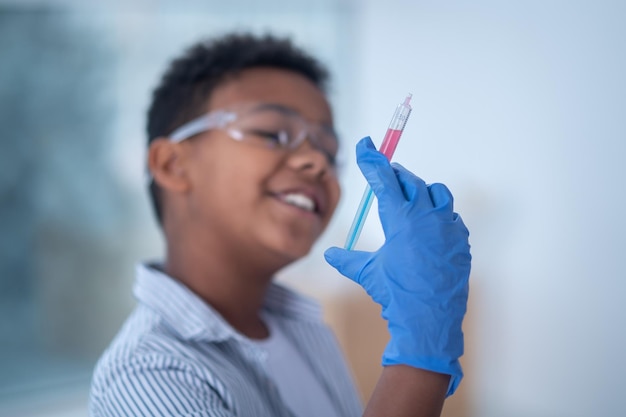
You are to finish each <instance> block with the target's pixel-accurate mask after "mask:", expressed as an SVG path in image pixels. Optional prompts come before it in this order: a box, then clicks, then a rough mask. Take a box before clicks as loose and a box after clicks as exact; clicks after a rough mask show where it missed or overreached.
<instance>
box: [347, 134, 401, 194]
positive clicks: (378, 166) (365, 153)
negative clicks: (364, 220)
mask: <svg viewBox="0 0 626 417" xmlns="http://www.w3.org/2000/svg"><path fill="white" fill-rule="evenodd" d="M356 158H357V160H356V161H357V164H358V165H359V168H360V169H361V172H362V173H363V176H364V177H365V179H366V180H367V182H368V183H369V185H370V187H372V191H374V194H376V197H377V198H378V201H379V204H380V202H382V203H383V204H384V202H385V201H391V203H392V204H398V203H399V202H400V201H403V200H404V195H403V194H402V189H401V188H400V184H399V183H398V179H397V178H396V174H395V172H394V170H393V168H392V167H391V165H390V164H389V161H388V160H387V157H386V156H385V155H383V154H382V153H380V152H378V151H377V150H376V148H375V147H374V144H373V143H372V139H371V138H370V137H369V136H366V137H364V138H363V139H361V140H360V141H359V143H357V145H356ZM399 200H400V201H399Z"/></svg>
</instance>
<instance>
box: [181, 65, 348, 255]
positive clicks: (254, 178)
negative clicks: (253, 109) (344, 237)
mask: <svg viewBox="0 0 626 417" xmlns="http://www.w3.org/2000/svg"><path fill="white" fill-rule="evenodd" d="M252 103H254V104H273V105H278V106H282V107H285V108H287V109H291V110H293V111H295V112H297V113H298V114H299V115H300V116H302V118H304V119H305V120H306V121H308V122H310V123H312V124H323V125H328V126H332V125H333V121H332V114H331V110H330V106H329V104H328V102H327V100H326V97H325V96H324V94H323V93H322V92H321V91H320V90H319V89H318V88H317V87H316V86H315V85H314V84H313V83H311V82H310V81H309V80H307V79H306V78H305V77H303V76H302V75H299V74H297V73H294V72H290V71H286V70H280V69H273V68H254V69H248V70H245V71H243V72H241V73H240V74H239V75H237V76H236V77H234V78H232V79H228V80H227V81H225V82H224V83H222V84H221V85H220V86H218V87H217V88H216V89H215V90H214V92H213V94H212V95H211V98H210V101H209V103H208V108H207V111H212V110H216V109H231V108H233V107H237V106H238V105H245V104H252ZM180 145H183V146H186V147H187V149H186V158H185V164H186V170H187V172H188V176H189V181H190V187H189V190H188V192H187V193H186V195H185V197H184V198H186V200H187V203H186V207H187V211H188V213H186V218H187V219H188V220H189V221H191V222H193V223H192V226H193V231H194V232H193V233H197V234H198V236H197V238H198V239H199V242H202V241H203V239H204V238H205V237H206V234H211V236H210V239H211V240H213V241H214V240H215V238H217V239H218V240H219V242H221V245H230V247H232V248H237V250H239V251H241V254H242V255H243V256H247V255H248V254H250V253H254V254H255V255H257V254H258V255H261V256H268V255H269V256H270V257H271V256H273V257H274V258H275V259H280V262H285V263H288V262H291V261H293V260H295V259H298V258H300V257H302V256H304V255H305V254H307V253H308V252H309V250H310V249H311V246H312V245H313V243H314V242H315V240H316V239H317V238H318V237H319V236H320V234H321V233H322V232H323V230H324V229H325V227H326V226H327V225H328V222H329V221H330V218H331V216H332V214H333V212H334V210H335V208H336V206H337V203H338V200H339V195H340V190H339V183H338V181H337V178H336V172H335V170H334V167H333V166H331V165H330V163H329V161H328V159H327V157H326V156H325V155H324V154H323V153H322V152H320V151H319V150H316V149H315V148H314V147H312V146H311V144H310V143H309V141H308V140H307V141H304V142H303V143H302V144H301V145H300V146H299V147H298V148H296V149H293V150H285V149H271V148H266V147H259V146H253V145H251V144H250V143H246V141H245V140H243V141H236V140H234V139H232V138H231V137H230V136H229V135H228V133H226V132H224V131H222V130H213V131H209V132H205V133H203V134H200V135H198V137H196V138H194V139H192V140H188V141H183V142H182V143H181V144H180ZM303 200H304V201H303ZM311 201H313V202H314V209H313V210H311V208H310V207H308V208H307V207H306V206H307V204H309V203H310V202H311ZM203 234H204V235H205V236H202V235H203ZM223 247H224V248H228V247H229V246H223ZM251 251H252V252H251Z"/></svg>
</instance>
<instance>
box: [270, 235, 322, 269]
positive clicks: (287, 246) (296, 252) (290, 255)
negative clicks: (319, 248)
mask: <svg viewBox="0 0 626 417" xmlns="http://www.w3.org/2000/svg"><path fill="white" fill-rule="evenodd" d="M313 243H314V241H313V242H309V241H305V240H298V241H295V242H294V241H293V240H286V241H282V242H275V244H274V245H272V248H273V252H274V253H276V254H277V255H278V256H279V257H280V258H281V259H283V260H284V262H285V266H286V265H288V264H290V263H292V262H296V261H297V260H299V259H302V258H304V257H305V256H307V255H308V254H309V253H310V252H311V249H312V248H313Z"/></svg>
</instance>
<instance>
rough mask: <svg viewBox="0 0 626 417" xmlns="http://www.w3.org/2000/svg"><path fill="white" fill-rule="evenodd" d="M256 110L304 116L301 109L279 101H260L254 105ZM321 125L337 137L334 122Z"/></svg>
mask: <svg viewBox="0 0 626 417" xmlns="http://www.w3.org/2000/svg"><path fill="white" fill-rule="evenodd" d="M253 109H254V110H276V111H278V112H280V113H283V114H287V115H296V116H299V117H302V118H304V116H302V114H300V112H299V111H297V110H296V109H294V108H293V107H289V106H285V105H284V104H278V103H260V104H258V105H256V106H254V107H253ZM318 124H319V125H320V126H322V127H323V128H324V129H326V130H328V131H329V132H331V133H332V134H333V135H334V136H335V137H337V132H336V131H335V127H334V125H333V124H332V123H318Z"/></svg>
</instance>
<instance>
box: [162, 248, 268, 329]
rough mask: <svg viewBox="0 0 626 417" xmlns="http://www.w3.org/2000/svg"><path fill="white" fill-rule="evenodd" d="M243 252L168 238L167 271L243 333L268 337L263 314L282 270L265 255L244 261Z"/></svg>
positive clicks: (256, 255)
mask: <svg viewBox="0 0 626 417" xmlns="http://www.w3.org/2000/svg"><path fill="white" fill-rule="evenodd" d="M239 249H242V248H239ZM242 253H245V252H243V251H242V250H238V251H233V250H229V249H228V246H227V245H224V244H209V243H207V242H203V244H201V245H199V244H197V243H196V242H188V241H185V240H183V239H172V237H171V236H168V247H167V259H166V262H165V272H166V273H167V274H168V275H169V276H171V277H173V278H176V279H177V280H179V281H180V282H182V283H183V284H185V285H186V286H187V287H188V288H190V289H191V290H192V291H193V292H194V293H196V294H197V295H198V296H199V297H201V298H202V299H203V300H204V301H206V302H207V303H208V304H209V305H211V307H213V308H214V309H215V310H216V311H217V312H218V313H220V315H221V316H222V317H223V318H224V319H225V320H226V321H227V322H228V323H229V324H230V325H231V326H233V328H235V329H236V330H237V331H239V332H240V333H242V334H244V335H246V336H248V337H250V338H264V337H267V335H268V331H267V328H266V327H265V325H264V323H263V321H262V320H261V318H260V317H259V312H260V310H261V308H262V306H263V301H264V299H265V294H266V291H267V289H268V287H269V285H270V283H271V281H272V278H273V277H274V274H275V273H276V272H277V271H278V269H279V268H280V267H278V266H274V267H272V266H268V265H267V258H263V257H262V256H261V254H258V253H256V254H255V256H251V257H249V258H248V259H242Z"/></svg>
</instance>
